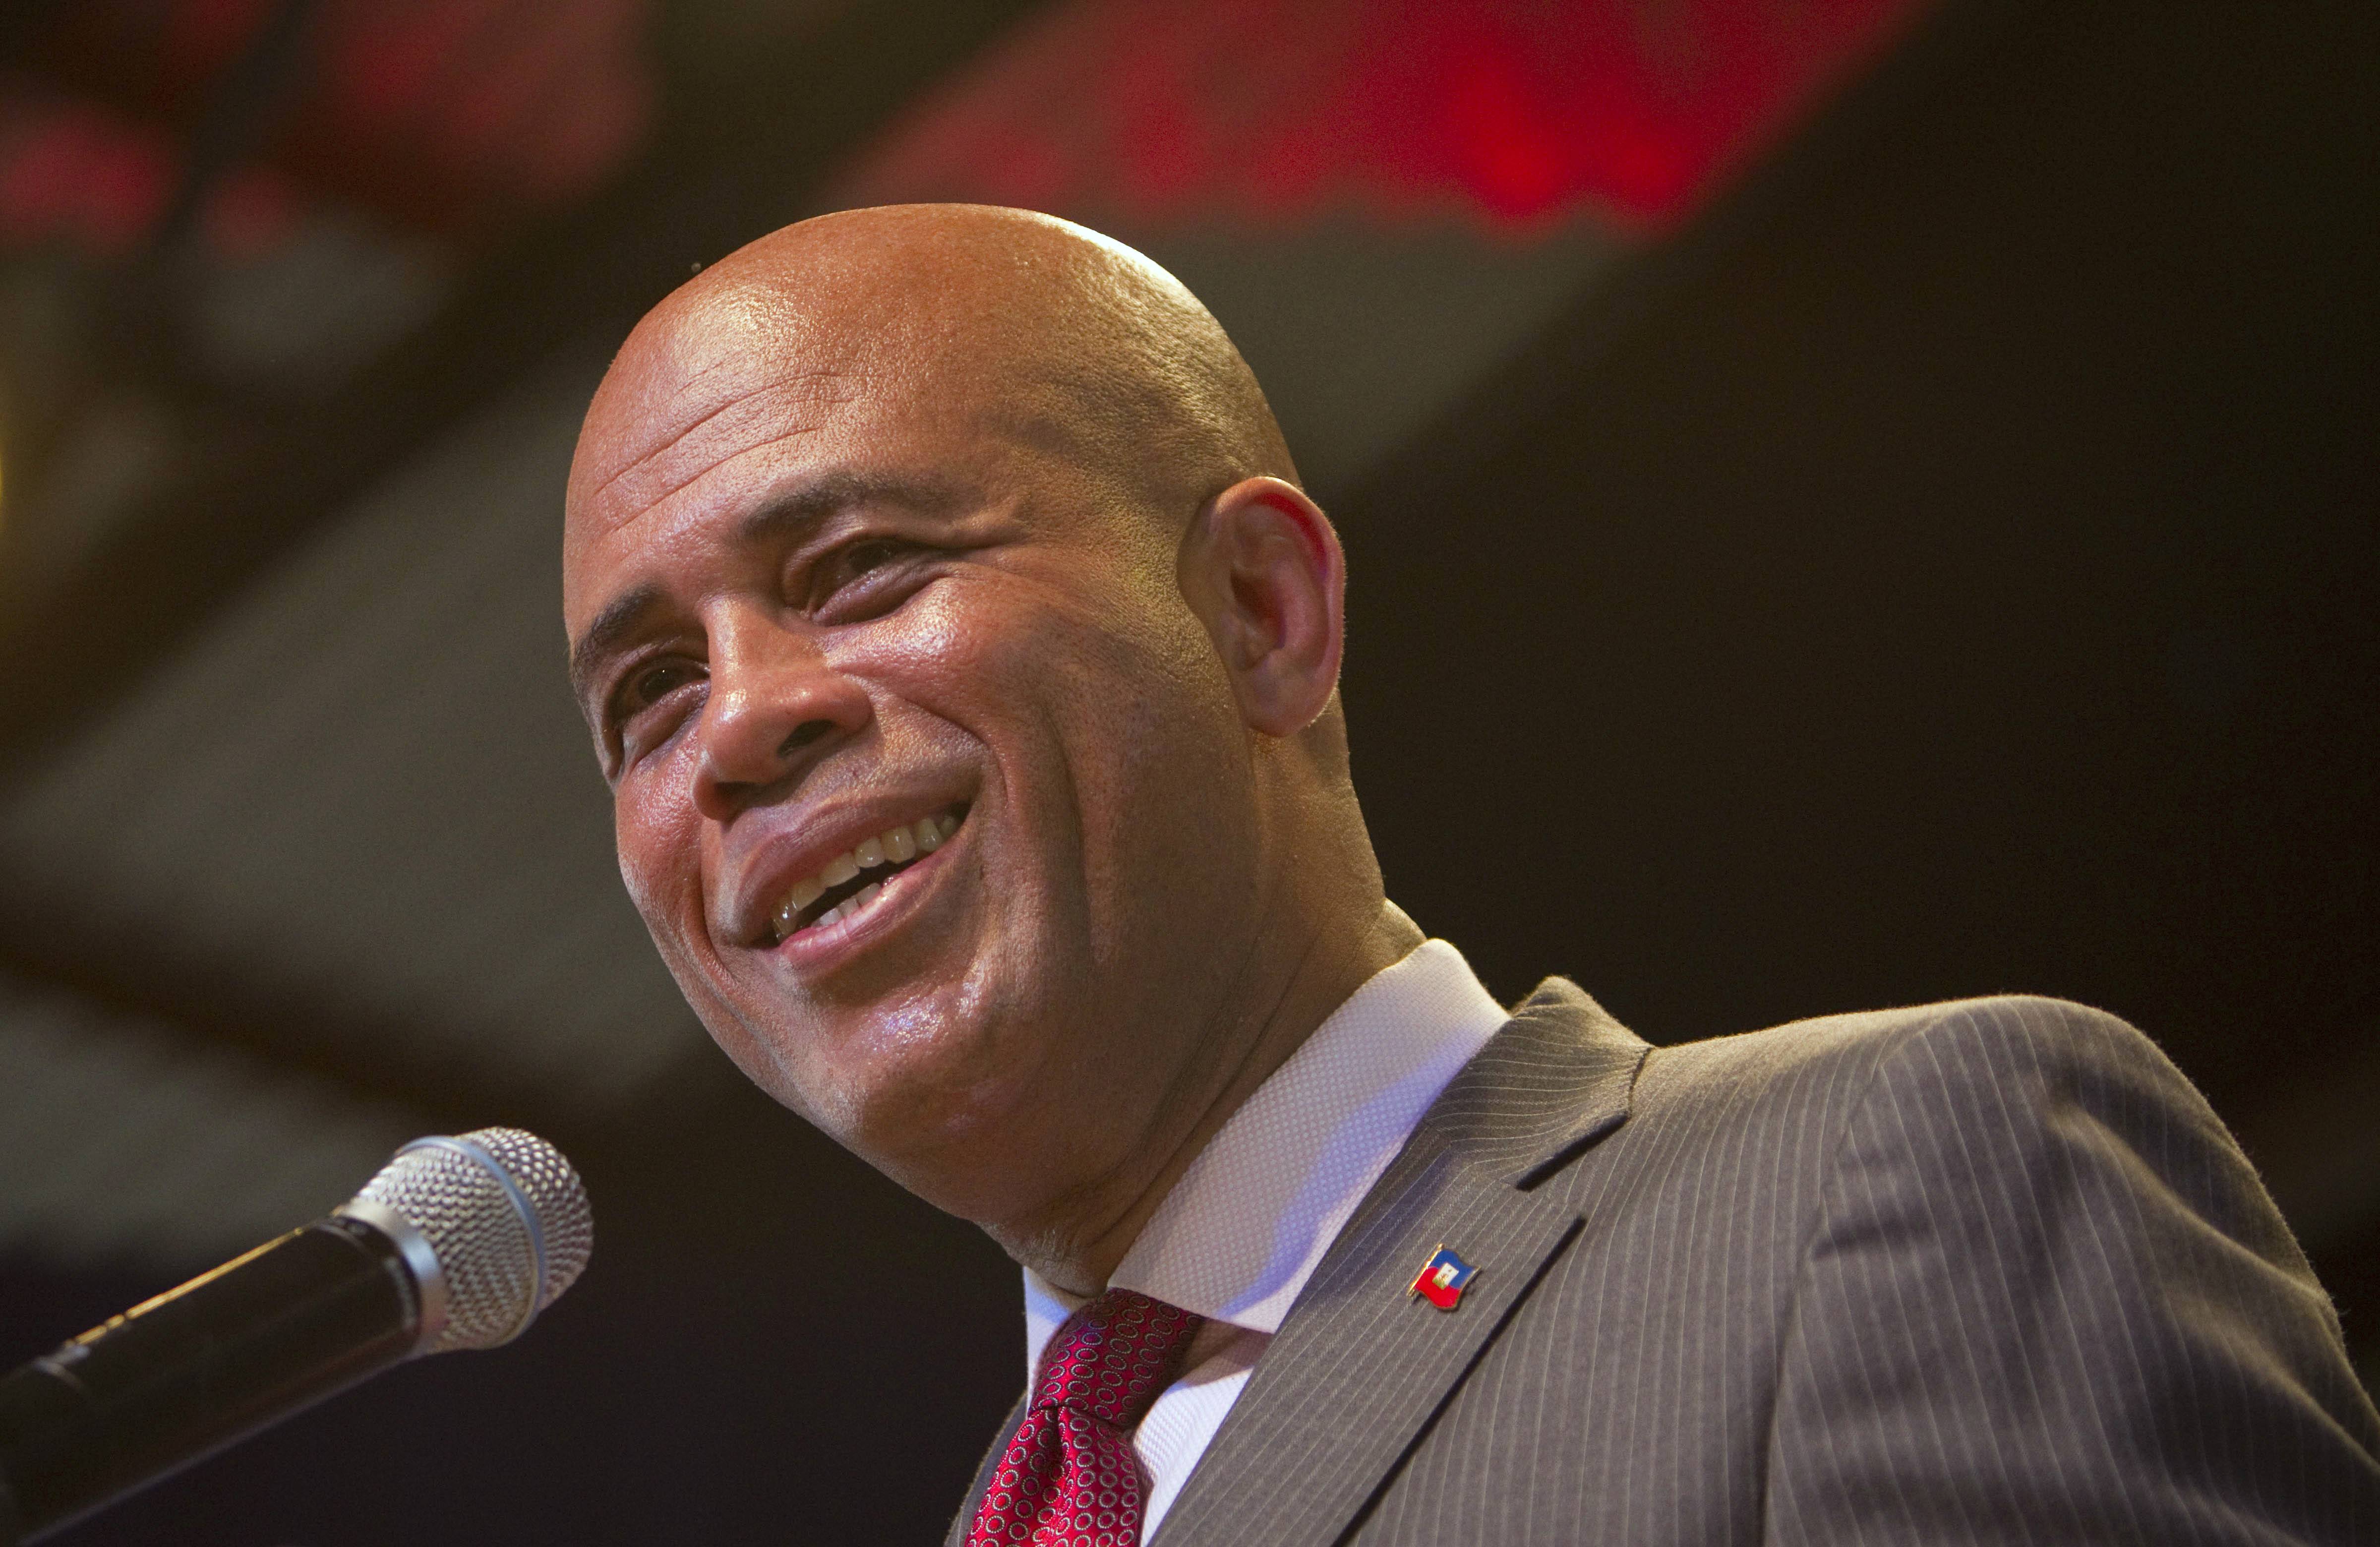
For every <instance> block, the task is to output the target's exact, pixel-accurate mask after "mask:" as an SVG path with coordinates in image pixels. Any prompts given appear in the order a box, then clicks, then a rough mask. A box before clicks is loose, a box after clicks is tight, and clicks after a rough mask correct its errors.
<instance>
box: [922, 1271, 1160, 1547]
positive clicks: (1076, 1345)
mask: <svg viewBox="0 0 2380 1547" xmlns="http://www.w3.org/2000/svg"><path fill="white" fill-rule="evenodd" d="M1203 1321H1204V1318H1202V1317H1197V1316H1193V1315H1191V1314H1190V1313H1189V1312H1188V1311H1186V1310H1177V1309H1174V1308H1173V1307H1172V1306H1170V1305H1167V1304H1165V1303H1164V1302H1163V1301H1162V1300H1152V1299H1150V1298H1149V1297H1147V1296H1146V1295H1136V1294H1135V1293H1133V1292H1132V1291H1131V1290H1129V1289H1111V1290H1109V1291H1108V1292H1107V1293H1106V1294H1104V1295H1101V1296H1100V1297H1099V1298H1098V1299H1095V1300H1093V1301H1092V1302H1091V1303H1090V1304H1088V1305H1087V1306H1085V1307H1083V1309H1080V1310H1078V1311H1076V1312H1075V1314H1074V1315H1072V1316H1070V1317H1068V1318H1067V1319H1066V1324H1065V1325H1064V1326H1062V1327H1061V1328H1059V1329H1058V1335H1057V1336H1055V1337H1053V1338H1051V1339H1050V1352H1049V1353H1048V1354H1047V1355H1046V1356H1044V1358H1043V1359H1042V1363H1041V1375H1040V1379H1039V1380H1038V1382H1036V1383H1035V1385H1034V1389H1033V1406H1032V1407H1030V1408H1029V1409H1028V1410H1027V1411H1026V1415H1025V1421H1024V1422H1023V1423H1021V1424H1019V1425H1017V1428H1016V1433H1015V1436H1014V1438H1013V1439H1011V1440H1010V1441H1009V1442H1008V1448H1007V1449H1006V1450H1005V1451H1003V1452H1002V1453H1001V1457H1000V1469H999V1470H998V1471H996V1472H994V1473H993V1474H992V1478H991V1486H990V1488H989V1489H987V1490H986V1491H985V1492H984V1495H983V1507H982V1508H981V1509H978V1510H977V1511H976V1517H975V1526H974V1528H973V1529H970V1530H969V1531H968V1532H967V1547H1137V1544H1138V1542H1139V1541H1140V1515H1141V1510H1142V1509H1143V1507H1145V1506H1146V1505H1147V1502H1148V1480H1147V1478H1145V1477H1143V1476H1142V1475H1141V1470H1140V1457H1139V1456H1136V1455H1135V1454H1134V1453H1133V1448H1132V1431H1133V1430H1134V1429H1135V1427H1137V1426H1138V1425H1139V1423H1140V1419H1141V1415H1143V1414H1144V1413H1146V1412H1147V1411H1148V1405H1149V1404H1150V1403H1152V1402H1154V1401H1156V1400H1157V1394H1158V1393H1159V1392H1161V1391H1163V1390H1164V1389H1165V1388H1166V1387H1167V1386H1168V1385H1169V1384H1171V1383H1172V1380H1173V1376H1174V1373H1175V1371H1176V1369H1177V1367H1179V1366H1180V1364H1181V1363H1182V1358H1183V1356H1184V1355H1185V1354H1187V1353H1188V1352H1189V1351H1190V1339H1191V1337H1192V1335H1193V1334H1196V1332H1197V1330H1198V1328H1199V1326H1200V1324H1201V1322H1203Z"/></svg>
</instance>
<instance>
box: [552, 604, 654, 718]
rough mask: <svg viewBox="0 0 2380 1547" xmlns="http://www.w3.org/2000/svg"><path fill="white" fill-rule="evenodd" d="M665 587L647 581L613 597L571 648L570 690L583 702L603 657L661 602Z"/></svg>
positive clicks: (634, 629)
mask: <svg viewBox="0 0 2380 1547" xmlns="http://www.w3.org/2000/svg"><path fill="white" fill-rule="evenodd" d="M661 603H662V588H661V587H659V586H657V585H651V584H646V585H641V586H637V588H635V589H634V590H632V591H625V592H623V593H622V594H621V595H619V596H616V597H614V598H613V600H612V602H611V603H610V604H609V605H607V606H606V607H604V609H603V610H602V611H601V612H600V613H597V614H596V615H595V621H594V622H592V623H590V624H589V625H588V626H587V632H586V633H584V634H582V635H580V636H579V638H578V642H577V644H575V645H572V646H571V647H570V690H571V692H572V693H574V694H576V695H577V697H578V698H579V699H580V700H582V701H583V700H585V699H586V697H587V690H588V688H589V687H590V686H592V683H593V679H594V676H595V668H596V666H597V665H598V664H600V663H601V661H602V659H603V657H604V656H606V655H608V654H610V653H611V652H613V649H615V648H617V646H618V645H619V644H620V642H621V641H622V640H625V639H626V638H627V637H628V636H629V635H631V634H634V633H635V632H636V631H637V627H638V626H639V625H641V624H642V623H643V622H644V620H645V615H646V614H648V613H650V612H651V611H652V610H653V609H654V608H655V607H658V606H660V605H661Z"/></svg>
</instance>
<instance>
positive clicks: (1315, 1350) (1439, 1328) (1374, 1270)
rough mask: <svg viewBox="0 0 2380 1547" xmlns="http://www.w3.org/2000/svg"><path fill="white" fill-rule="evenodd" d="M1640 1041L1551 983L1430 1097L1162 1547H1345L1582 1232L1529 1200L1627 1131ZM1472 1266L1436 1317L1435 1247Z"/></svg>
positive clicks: (1235, 1412)
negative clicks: (1265, 1545) (1426, 1293)
mask: <svg viewBox="0 0 2380 1547" xmlns="http://www.w3.org/2000/svg"><path fill="white" fill-rule="evenodd" d="M1646 1051H1647V1050H1646V1047H1645V1043H1644V1042H1642V1041H1638V1040H1637V1039H1636V1038H1634V1037H1633V1036H1631V1035H1629V1033H1628V1032H1627V1031H1626V1030H1624V1029H1621V1027H1620V1025H1619V1024H1618V1023H1617V1022H1616V1021H1613V1020H1612V1019H1611V1018H1610V1017H1609V1016H1606V1015H1605V1014H1604V1013H1603V1012H1602V1010H1600V1009H1599V1008H1597V1006H1596V1005H1595V1004H1594V1002H1593V1001H1592V1000H1590V999H1588V998H1587V997H1586V996H1585V994H1583V993H1579V991H1578V990H1577V989H1576V988H1574V987H1573V986H1572V985H1571V984H1569V983H1567V982H1563V981H1560V980H1559V979H1556V980H1549V981H1548V983H1547V984H1546V985H1545V986H1544V987H1541V988H1540V989H1539V990H1538V991H1537V993H1535V994H1532V995H1531V996H1530V997H1529V999H1528V1000H1527V1001H1526V1002H1524V1004H1523V1005H1522V1006H1521V1008H1520V1009H1519V1010H1518V1011H1516V1012H1515V1013H1514V1016H1513V1018H1512V1020H1511V1021H1510V1022H1509V1023H1507V1024H1506V1026H1505V1028H1504V1029H1503V1030H1501V1031H1500V1032H1498V1033H1497V1035H1496V1037H1495V1038H1494V1039H1493V1040H1492V1041H1489V1042H1488V1046H1487V1047H1486V1048H1484V1049H1483V1050H1482V1051H1481V1052H1480V1054H1479V1055H1478V1056H1477V1057H1476V1058H1475V1059H1473V1060H1472V1062H1471V1063H1470V1064H1469V1065H1468V1066H1465V1068H1464V1069H1463V1073H1462V1074H1461V1075H1459V1076H1458V1077H1456V1078H1455V1080H1454V1082H1453V1083H1452V1084H1451V1085H1450V1086H1449V1087H1448V1088H1447V1090H1446V1091H1445V1093H1444V1094H1442V1095H1441V1096H1440V1097H1439V1100H1438V1102H1436V1103H1435V1104H1434V1105H1432V1107H1431V1108H1430V1110H1429V1112H1428V1114H1427V1115H1426V1116H1425V1117H1424V1118H1423V1119H1422V1122H1421V1125H1420V1126H1419V1127H1417V1128H1416V1129H1415V1132H1414V1135H1413V1137H1412V1139H1409V1140H1408V1141H1407V1142H1406V1145H1405V1147H1404V1149H1403V1151H1400V1152H1399V1154H1398V1156H1397V1158H1396V1160H1395V1161H1394V1162H1392V1163H1390V1167H1389V1169H1388V1171H1387V1172H1386V1173H1385V1174H1384V1175H1382V1176H1381V1178H1380V1180H1379V1182H1378V1184H1376V1185H1375V1186H1374V1187H1373V1188H1372V1190H1371V1192H1370V1193H1369V1194H1368V1195H1367V1196H1366V1198H1365V1200H1364V1202H1363V1204H1362V1205H1361V1206H1360V1207H1359V1208H1358V1209H1357V1210H1356V1212H1355V1213H1354V1217H1353V1218H1351V1219H1350V1220H1349V1221H1348V1224H1347V1227H1346V1228H1345V1229H1344V1230H1343V1231H1342V1232H1341V1233H1340V1236H1339V1239H1338V1241H1337V1243H1336V1244H1334V1245H1333V1246H1332V1248H1331V1249H1330V1252H1329V1253H1328V1254H1327V1255H1326V1256H1325V1257H1324V1258H1323V1260H1322V1261H1321V1263H1320V1264H1319V1265H1318V1267H1317V1269H1316V1270H1315V1273H1314V1277H1313V1278H1312V1279H1311V1280H1310V1281H1308V1283H1307V1284H1306V1286H1305V1292H1304V1293H1303V1294H1301V1295H1300V1296H1299V1297H1298V1299H1297V1303H1296V1305H1295V1306H1293V1308H1292V1309H1291V1311H1290V1314H1289V1316H1288V1318H1287V1320H1286V1321H1284V1322H1282V1324H1281V1332H1280V1333H1279V1334H1277V1335H1276V1336H1275V1337H1274V1339H1273V1342H1272V1345H1271V1346H1270V1347H1269V1348H1268V1349H1267V1350H1266V1351H1265V1354H1264V1357H1263V1358H1262V1359H1260V1360H1259V1361H1258V1362H1257V1368H1256V1371H1255V1373H1254V1375H1253V1376H1252V1377H1251V1378H1250V1380H1249V1383H1248V1387H1247V1390H1246V1391H1245V1392H1244V1393H1243V1394H1242V1395H1241V1396H1240V1399H1239V1401H1238V1402H1237V1403H1235V1404H1233V1408H1232V1412H1231V1416H1230V1417H1229V1418H1228V1419H1225V1420H1224V1423H1223V1426H1222V1428H1221V1430H1220V1431H1219V1432H1218V1433H1217V1434H1216V1436H1215V1441H1214V1443H1213V1444H1212V1445H1210V1446H1209V1447H1208V1451H1207V1455H1206V1456H1205V1457H1204V1459H1203V1460H1202V1461H1201V1462H1200V1463H1199V1465H1198V1468H1197V1469H1196V1471H1194V1472H1193V1473H1192V1474H1191V1477H1190V1480H1189V1481H1188V1483H1187V1484H1185V1485H1184V1489H1183V1491H1182V1493H1181V1495H1180V1496H1179V1498H1177V1499H1176V1501H1175V1502H1174V1504H1173V1507H1172V1510H1171V1511H1170V1512H1169V1513H1168V1515H1167V1517H1166V1518H1165V1521H1164V1523H1163V1524H1162V1525H1161V1526H1160V1529H1159V1532H1158V1535H1159V1539H1160V1541H1161V1542H1162V1544H1163V1547H1206V1544H1209V1543H1213V1544H1221V1543H1225V1542H1232V1543H1236V1542H1240V1541H1248V1540H1252V1539H1261V1540H1263V1541H1267V1542H1269V1543H1274V1542H1277V1543H1316V1544H1319V1543H1326V1542H1330V1541H1337V1540H1338V1539H1339V1538H1340V1537H1341V1536H1342V1534H1343V1533H1344V1532H1345V1530H1346V1529H1347V1528H1348V1527H1349V1526H1350V1524H1352V1523H1353V1522H1354V1520H1355V1519H1356V1518H1357V1517H1359V1516H1360V1514H1361V1513H1362V1512H1363V1511H1364V1509H1365V1507H1366V1504H1368V1503H1369V1501H1370V1500H1371V1498H1372V1497H1373V1495H1374V1494H1375V1493H1376V1492H1378V1489H1379V1487H1380V1485H1381V1484H1382V1483H1383V1482H1384V1481H1385V1480H1387V1479H1388V1478H1389V1477H1390V1475H1391V1474H1392V1473H1393V1472H1394V1470H1395V1469H1396V1468H1397V1465H1398V1463H1399V1462H1400V1460H1401V1459H1402V1458H1403V1456H1404V1455H1405V1454H1406V1452H1407V1451H1408V1450H1409V1449H1410V1448H1411V1446H1412V1445H1413V1443H1415V1440H1416V1439H1417V1438H1419V1436H1420V1435H1421V1434H1422V1433H1423V1432H1424V1431H1425V1430H1426V1429H1427V1426H1428V1424H1429V1423H1430V1420H1431V1419H1432V1418H1433V1417H1434V1416H1435V1415H1436V1414H1437V1413H1438V1411H1439V1409H1440V1408H1441V1407H1443V1406H1444V1405H1445V1404H1446V1402H1447V1400H1448V1399H1449V1398H1450V1397H1451V1396H1452V1395H1453V1394H1454V1392H1455V1391H1456V1390H1458V1389H1459V1388H1460V1387H1461V1385H1462V1383H1463V1379H1464V1377H1465V1376H1467V1375H1468V1374H1469V1373H1470V1371H1471V1370H1472V1368H1473V1367H1474V1366H1475V1364H1476V1363H1477V1362H1478V1360H1479V1358H1480V1357H1481V1356H1482V1355H1483V1354H1484V1353H1485V1352H1486V1350H1487V1348H1488V1346H1489V1345H1490V1344H1491V1343H1493V1341H1494V1340H1495V1337H1496V1335H1497V1334H1498V1333H1500V1331H1501V1330H1502V1328H1503V1327H1504V1325H1505V1324H1506V1322H1508V1321H1509V1320H1510V1318H1511V1317H1512V1315H1513V1313H1514V1312H1515V1311H1517V1310H1518V1309H1519V1308H1520V1307H1521V1305H1522V1304H1523V1302H1524V1301H1525V1299H1526V1298H1527V1297H1528V1295H1529V1292H1530V1291H1531V1290H1532V1289H1534V1288H1535V1287H1536V1284H1537V1281H1538V1280H1539V1278H1540V1277H1542V1275H1543V1274H1544V1273H1545V1271H1546V1269H1547V1268H1548V1266H1549V1265H1550V1264H1551V1263H1552V1262H1553V1261H1554V1260H1555V1259H1556V1258H1557V1257H1558V1256H1559V1255H1560V1253H1561V1252H1562V1251H1563V1250H1564V1249H1566V1248H1567V1247H1568V1246H1569V1245H1570V1243H1571V1241H1572V1240H1573V1238H1574V1237H1575V1236H1577V1234H1578V1231H1579V1228H1580V1219H1579V1216H1578V1214H1577V1213H1576V1212H1574V1211H1573V1209H1571V1208H1570V1207H1569V1206H1568V1205H1567V1204H1566V1203H1565V1202H1563V1201H1561V1200H1558V1199H1555V1198H1551V1197H1547V1196H1544V1195H1541V1194H1539V1193H1537V1192H1536V1191H1535V1190H1534V1189H1535V1188H1536V1184H1537V1183H1538V1182H1540V1181H1542V1180H1544V1179H1545V1178H1546V1177H1547V1176H1548V1175H1552V1174H1553V1173H1554V1172H1556V1171H1558V1170H1560V1168H1561V1167H1562V1166H1564V1165H1566V1164H1568V1163H1571V1162H1572V1161H1573V1160H1574V1159H1575V1158H1576V1157H1577V1156H1578V1155H1579V1154H1580V1153H1581V1152H1582V1151H1585V1150H1586V1149H1587V1148H1588V1147H1590V1146H1592V1145H1593V1144H1594V1143H1595V1142H1596V1141H1597V1139H1601V1138H1602V1137H1603V1136H1604V1135H1606V1134H1608V1133H1609V1132H1610V1131H1611V1130H1612V1129H1614V1128H1616V1127H1619V1126H1620V1124H1621V1122H1622V1121H1624V1120H1625V1118H1626V1116H1627V1112H1628V1102H1629V1095H1630V1091H1631V1090H1632V1088H1633V1084H1634V1081H1635V1075H1636V1070H1637V1067H1638V1066H1639V1065H1640V1064H1641V1063H1642V1062H1643V1059H1644V1056H1645V1052H1646ZM1441 1244H1442V1245H1445V1246H1448V1247H1451V1248H1453V1249H1455V1250H1456V1251H1457V1252H1459V1253H1460V1254H1461V1255H1462V1256H1463V1259H1464V1260H1465V1261H1469V1262H1471V1263H1472V1264H1473V1265H1474V1266H1475V1267H1476V1268H1477V1269H1478V1273H1477V1274H1476V1276H1475V1278H1474V1279H1473V1280H1472V1282H1471V1283H1470V1285H1468V1286H1467V1287H1466V1289H1465V1291H1464V1293H1463V1297H1462V1299H1461V1301H1460V1302H1459V1303H1458V1305H1457V1306H1456V1308H1455V1309H1453V1310H1451V1311H1441V1310H1439V1309H1436V1308H1435V1307H1433V1306H1431V1305H1429V1304H1428V1303H1427V1302H1426V1301H1424V1300H1421V1299H1419V1298H1416V1297H1415V1296H1414V1295H1413V1294H1412V1292H1411V1286H1412V1284H1413V1281H1414V1278H1415V1274H1417V1273H1419V1272H1420V1271H1421V1268H1422V1264H1423V1263H1424V1262H1426V1261H1428V1259H1429V1257H1430V1255H1431V1253H1432V1252H1433V1251H1434V1250H1435V1249H1437V1248H1438V1247H1439V1245H1441Z"/></svg>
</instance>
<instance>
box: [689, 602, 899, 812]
mask: <svg viewBox="0 0 2380 1547" xmlns="http://www.w3.org/2000/svg"><path fill="white" fill-rule="evenodd" d="M722 645H723V646H724V648H723V649H722ZM873 713H874V711H873V709H872V707H871V706H870V704H869V702H868V693H867V690H866V689H864V688H861V687H860V686H859V684H858V683H856V682H854V681H853V680H852V679H851V678H850V677H848V676H844V674H843V673H842V672H839V671H837V670H835V669H834V667H833V666H832V664H829V662H828V661H827V659H826V657H825V655H824V654H823V653H822V652H820V649H819V648H818V646H817V645H816V644H815V643H812V642H811V641H809V640H803V639H800V638H798V637H796V636H794V635H792V634H790V633H788V632H787V631H785V630H783V629H781V628H774V627H767V626H762V627H758V628H748V627H747V628H744V629H738V630H734V631H733V632H732V633H731V634H730V635H729V637H728V638H727V639H725V640H721V639H720V638H719V637H718V636H717V635H714V636H713V644H712V650H711V661H710V699H709V700H708V701H706V703H705V704H704V706H703V712H702V725H701V728H700V735H701V738H702V744H701V749H702V757H701V761H700V763H699V765H698V768H697V770H696V773H695V787H694V800H695V806H696V809H697V810H700V811H701V812H702V814H703V815H704V816H707V817H709V818H710V819H711V820H712V821H714V822H724V821H726V820H727V819H728V818H729V817H731V816H733V815H735V813H736V812H737V811H739V810H743V809H744V808H745V807H747V806H748V805H750V804H751V803H752V802H753V800H754V799H755V798H759V796H761V795H762V794H763V793H764V792H766V791H768V790H771V789H772V788H774V787H775V786H779V785H782V784H783V783H784V782H785V781H786V780H788V779H791V778H794V777H795V776H797V775H798V774H801V773H803V772H804V771H806V770H807V769H808V768H810V767H813V766H815V765H816V764H817V762H818V761H819V760H820V759H821V758H823V757H824V756H826V754H827V753H828V752H830V751H831V750H832V749H833V748H834V747H835V746H836V745H837V744H839V743H841V742H842V741H844V740H846V739H848V738H849V737H851V736H853V735H854V734H856V732H858V731H859V730H860V729H861V728H862V727H864V726H865V725H867V724H868V720H869V718H870V717H871V716H872V714H873Z"/></svg>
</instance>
